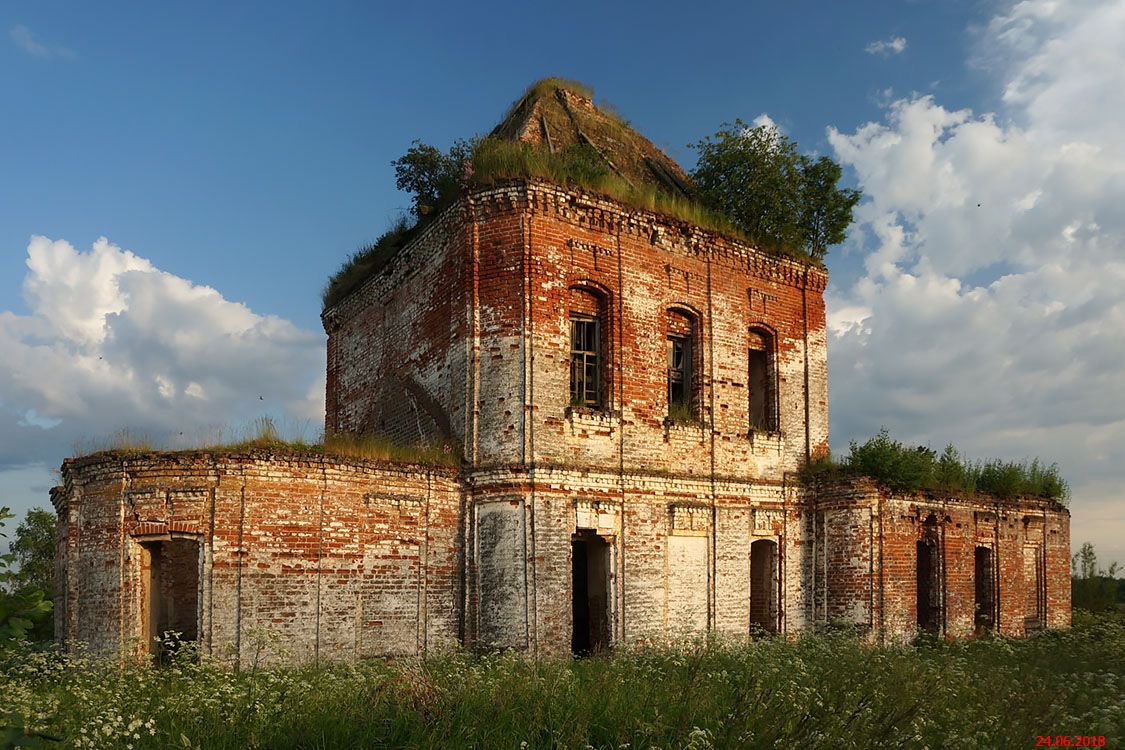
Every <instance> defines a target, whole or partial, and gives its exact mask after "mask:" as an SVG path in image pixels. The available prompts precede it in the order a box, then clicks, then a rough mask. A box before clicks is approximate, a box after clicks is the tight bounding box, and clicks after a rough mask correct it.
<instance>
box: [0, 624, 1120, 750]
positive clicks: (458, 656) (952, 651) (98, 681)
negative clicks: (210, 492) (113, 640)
mask: <svg viewBox="0 0 1125 750" xmlns="http://www.w3.org/2000/svg"><path fill="white" fill-rule="evenodd" d="M250 640H252V639H250ZM262 640H263V642H265V643H267V646H266V647H267V648H268V647H270V646H269V645H268V639H262ZM0 696H3V697H4V700H3V704H2V707H0V710H2V711H3V712H4V715H3V717H0V723H3V722H6V723H7V724H8V725H9V726H10V727H11V726H17V727H21V728H26V729H27V730H29V731H32V732H34V731H41V732H43V733H46V734H50V735H53V736H56V737H59V738H61V739H62V742H61V743H60V744H58V745H56V744H51V745H50V746H52V747H54V746H59V747H66V748H125V747H130V746H131V747H132V748H133V750H146V749H148V748H162V749H163V748H199V749H201V750H202V749H204V748H207V749H211V748H214V749H216V750H219V749H222V750H234V749H235V748H239V749H241V748H281V749H286V748H294V749H296V748H378V747H412V748H452V747H479V748H512V749H513V750H515V749H517V748H584V747H591V746H592V747H594V748H615V749H617V748H623V747H627V748H664V749H670V748H734V747H808V748H824V747H849V748H850V747H856V748H860V747H862V748H868V747H872V748H874V747H910V748H921V747H931V748H938V747H1012V748H1022V747H1034V746H1035V743H1036V737H1037V736H1038V735H1051V736H1056V735H1068V736H1072V735H1084V736H1095V737H1097V736H1104V737H1105V746H1106V747H1118V746H1119V743H1120V742H1121V741H1122V740H1125V620H1123V619H1122V618H1120V617H1114V616H1105V617H1100V618H1094V617H1093V616H1090V615H1084V614H1082V613H1076V616H1075V627H1074V628H1073V629H1072V630H1070V631H1058V632H1045V633H1042V634H1040V635H1037V636H1035V637H1032V638H1029V639H1027V640H1023V641H1013V640H1008V639H1003V638H989V639H981V640H975V641H954V642H948V643H945V642H937V641H926V642H924V643H922V644H921V645H918V646H913V647H894V648H891V647H888V648H880V647H875V646H871V645H869V644H866V643H864V642H861V641H859V640H856V639H854V638H852V637H851V636H848V635H842V634H836V635H816V636H809V637H805V638H802V639H801V640H799V641H797V642H790V641H788V640H786V639H784V638H767V639H763V640H758V641H755V642H753V643H750V644H743V645H728V646H720V645H717V644H714V643H695V644H691V645H685V646H682V647H678V648H664V649H646V650H621V651H619V652H616V653H614V654H613V655H612V656H609V657H595V658H591V659H586V660H581V661H571V660H569V659H545V660H540V661H532V660H529V659H524V658H522V657H520V656H517V655H500V656H486V657H474V656H470V655H466V654H462V653H455V654H449V655H446V656H441V657H434V658H429V659H425V660H422V661H412V660H403V661H398V662H394V663H390V664H388V663H384V662H382V661H370V662H363V663H359V664H353V665H338V666H323V667H319V668H315V667H309V668H304V669H277V670H258V669H249V670H244V671H242V672H240V673H234V672H231V671H226V670H224V669H222V668H219V667H217V666H214V665H212V664H209V663H206V662H204V663H203V664H197V663H193V662H192V661H190V660H188V659H183V660H181V661H179V662H174V663H173V664H171V665H170V666H167V667H164V668H159V669H151V668H144V667H141V666H126V667H124V668H120V669H119V668H115V667H113V666H110V665H106V664H99V663H97V662H94V661H92V660H90V659H86V658H81V657H67V656H62V655H60V654H58V653H57V652H54V651H33V650H31V649H27V648H24V649H20V650H15V651H10V652H8V653H6V654H0ZM8 731H9V732H10V733H9V735H8V736H9V742H10V741H11V738H12V737H15V736H17V734H16V733H17V732H20V733H22V730H14V729H9V730H8ZM3 732H4V730H2V729H0V738H3V737H4V734H3ZM2 743H3V740H2V739H0V747H3V744H2Z"/></svg>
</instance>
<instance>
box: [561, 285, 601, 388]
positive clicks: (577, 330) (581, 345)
mask: <svg viewBox="0 0 1125 750" xmlns="http://www.w3.org/2000/svg"><path fill="white" fill-rule="evenodd" d="M607 311H608V305H607V304H606V298H605V295H604V294H602V293H600V292H599V291H597V290H595V289H592V288H589V287H572V288H571V289H570V405H571V406H572V407H585V408H588V409H602V408H604V407H605V405H606V403H607V402H608V398H607V396H608V394H609V392H610V391H609V387H608V383H607V380H608V377H607V375H608V369H609V368H608V367H607V366H606V352H607V350H608V349H609V347H608V344H609V341H610V339H609V332H608V328H609V326H608V325H607V317H608V316H607Z"/></svg>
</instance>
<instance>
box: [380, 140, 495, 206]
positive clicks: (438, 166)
mask: <svg viewBox="0 0 1125 750" xmlns="http://www.w3.org/2000/svg"><path fill="white" fill-rule="evenodd" d="M474 145H475V141H466V140H459V141H457V142H455V143H454V144H453V146H452V147H451V148H450V149H449V151H448V152H442V151H440V150H439V149H437V148H435V147H434V146H430V145H429V144H426V143H422V142H421V141H418V140H416V141H414V142H413V143H411V145H410V148H409V149H407V151H406V153H405V154H403V155H402V156H400V157H399V158H397V159H395V160H394V161H392V162H391V166H393V167H394V168H395V186H396V187H397V188H398V189H399V190H404V191H406V192H408V193H410V194H412V195H413V198H412V200H411V209H410V210H411V212H412V213H413V214H414V216H415V218H418V219H421V218H422V217H424V216H427V215H429V214H431V213H433V212H434V211H435V210H436V209H437V208H438V207H439V206H440V205H441V204H442V203H443V202H444V201H445V200H447V199H449V197H450V196H452V195H453V194H454V193H456V191H457V189H458V188H459V186H460V185H461V183H462V182H464V181H465V180H466V179H467V178H468V177H469V171H468V170H469V169H471V167H470V166H469V165H470V160H471V158H472V153H473V148H474Z"/></svg>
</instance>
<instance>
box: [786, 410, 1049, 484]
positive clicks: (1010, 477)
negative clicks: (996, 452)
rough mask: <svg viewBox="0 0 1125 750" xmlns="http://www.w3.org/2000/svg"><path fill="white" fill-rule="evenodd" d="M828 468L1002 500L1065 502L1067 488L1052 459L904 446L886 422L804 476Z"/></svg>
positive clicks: (812, 465)
mask: <svg viewBox="0 0 1125 750" xmlns="http://www.w3.org/2000/svg"><path fill="white" fill-rule="evenodd" d="M833 473H837V474H838V473H848V474H858V475H861V476H867V477H871V478H872V479H874V480H876V481H878V482H879V483H881V484H883V485H885V486H886V487H888V488H890V489H892V490H897V491H905V492H913V491H917V490H939V491H945V492H986V493H988V494H990V495H994V496H996V497H998V498H1001V499H1004V500H1008V499H1011V498H1014V497H1018V496H1020V495H1031V496H1035V497H1042V498H1047V499H1050V500H1057V501H1059V502H1063V503H1065V502H1066V501H1067V500H1068V499H1069V496H1070V488H1069V486H1068V485H1067V483H1066V481H1065V480H1064V479H1063V478H1062V477H1061V476H1060V475H1059V467H1058V464H1044V463H1042V462H1041V461H1040V460H1039V459H1038V458H1036V459H1033V460H1032V461H1030V462H1028V461H1023V462H1013V461H1000V460H995V459H994V460H990V461H978V462H975V463H974V462H971V461H969V460H967V459H965V458H964V457H963V456H962V455H961V453H960V452H959V451H958V450H957V449H956V448H955V447H953V445H947V446H946V447H945V450H944V451H943V452H942V454H941V456H938V455H937V454H936V453H935V452H934V451H933V449H932V448H929V447H926V446H923V445H919V446H914V447H910V446H906V445H903V444H902V443H900V442H899V441H897V440H893V439H891V436H890V434H889V433H888V432H887V428H886V427H884V428H882V429H881V430H879V432H878V434H876V435H875V437H873V438H870V439H869V440H867V441H866V442H864V443H862V444H860V443H857V442H855V441H854V440H853V441H852V442H851V444H850V451H849V453H848V456H847V457H846V458H845V459H844V460H843V462H840V463H837V462H835V461H833V460H832V459H831V458H830V457H823V458H821V459H818V460H817V461H815V462H812V463H810V464H809V465H808V466H807V467H805V469H804V470H803V475H804V476H805V477H809V478H811V477H813V476H821V475H826V474H833Z"/></svg>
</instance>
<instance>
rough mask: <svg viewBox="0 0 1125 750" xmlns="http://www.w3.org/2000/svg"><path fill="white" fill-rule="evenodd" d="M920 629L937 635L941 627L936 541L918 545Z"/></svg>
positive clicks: (921, 542) (920, 541)
mask: <svg viewBox="0 0 1125 750" xmlns="http://www.w3.org/2000/svg"><path fill="white" fill-rule="evenodd" d="M917 553H918V564H917V572H918V577H917V594H918V600H917V608H918V629H919V630H924V631H926V632H931V633H936V632H937V631H938V630H939V629H940V625H941V586H940V584H939V582H938V581H939V579H938V576H939V574H940V573H939V567H938V548H937V544H936V543H934V541H932V540H929V539H919V540H918V545H917Z"/></svg>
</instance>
